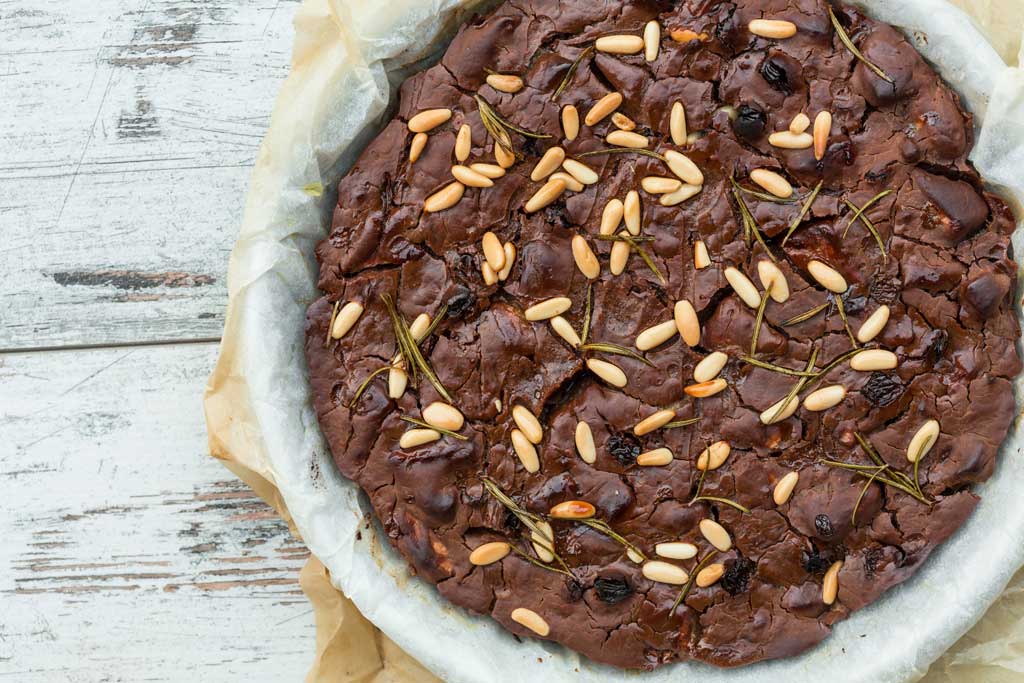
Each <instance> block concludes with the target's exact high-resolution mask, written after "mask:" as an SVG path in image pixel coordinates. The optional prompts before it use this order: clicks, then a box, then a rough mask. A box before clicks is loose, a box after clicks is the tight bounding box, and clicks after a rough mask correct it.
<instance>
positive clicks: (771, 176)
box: [750, 168, 793, 199]
mask: <svg viewBox="0 0 1024 683" xmlns="http://www.w3.org/2000/svg"><path fill="white" fill-rule="evenodd" d="M750 179H751V180H753V181H754V182H755V183H757V184H758V185H760V186H761V187H763V188H764V189H765V190H766V191H767V192H770V193H772V194H773V195H775V196H776V197H780V198H781V199H788V198H789V197H792V196H793V186H792V185H790V184H789V181H788V180H786V179H785V178H783V177H782V176H781V175H779V174H778V173H776V172H775V171H769V170H768V169H766V168H756V169H754V170H753V171H751V172H750Z"/></svg>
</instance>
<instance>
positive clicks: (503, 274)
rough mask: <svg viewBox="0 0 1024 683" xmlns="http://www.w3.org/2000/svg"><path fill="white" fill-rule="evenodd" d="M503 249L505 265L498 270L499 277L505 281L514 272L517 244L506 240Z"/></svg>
mask: <svg viewBox="0 0 1024 683" xmlns="http://www.w3.org/2000/svg"><path fill="white" fill-rule="evenodd" d="M502 249H504V251H505V266H504V267H503V268H502V269H501V270H499V271H498V279H499V280H500V281H502V282H504V281H505V280H507V279H508V276H509V275H510V274H511V273H512V266H513V264H515V262H516V245H514V244H512V243H511V242H505V244H504V246H502Z"/></svg>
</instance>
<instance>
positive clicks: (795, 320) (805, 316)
mask: <svg viewBox="0 0 1024 683" xmlns="http://www.w3.org/2000/svg"><path fill="white" fill-rule="evenodd" d="M829 303H830V302H828V301H826V302H825V303H823V304H822V305H820V306H815V307H814V308H812V309H811V310H809V311H804V312H803V313H801V314H799V315H794V316H793V317H792V318H790V319H789V320H785V321H783V323H782V326H783V327H789V326H790V325H799V324H800V323H802V322H805V321H807V320H810V319H811V318H813V317H814V316H816V315H818V314H819V313H821V312H822V311H824V310H825V309H826V308H828V305H829Z"/></svg>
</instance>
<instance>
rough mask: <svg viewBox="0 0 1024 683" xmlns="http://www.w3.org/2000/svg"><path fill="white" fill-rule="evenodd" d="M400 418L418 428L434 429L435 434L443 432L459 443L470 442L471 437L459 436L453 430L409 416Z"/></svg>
mask: <svg viewBox="0 0 1024 683" xmlns="http://www.w3.org/2000/svg"><path fill="white" fill-rule="evenodd" d="M399 417H400V418H401V419H402V420H404V421H405V422H408V423H409V424H414V425H416V426H417V427H423V428H424V429H433V430H434V431H435V432H441V433H442V434H444V435H445V436H450V437H452V438H453V439H458V440H459V441H469V437H468V436H466V435H465V434H459V433H458V432H453V431H452V430H450V429H445V428H444V427H435V426H434V425H432V424H430V423H429V422H424V421H423V420H417V419H416V418H415V417H409V416H408V415H400V416H399Z"/></svg>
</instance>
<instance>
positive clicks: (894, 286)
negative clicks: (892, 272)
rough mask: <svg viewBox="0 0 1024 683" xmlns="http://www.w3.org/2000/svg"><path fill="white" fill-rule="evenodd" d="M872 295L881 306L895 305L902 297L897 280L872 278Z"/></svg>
mask: <svg viewBox="0 0 1024 683" xmlns="http://www.w3.org/2000/svg"><path fill="white" fill-rule="evenodd" d="M870 294H871V298H872V299H874V300H875V301H877V302H878V303H880V304H894V303H896V299H897V298H898V297H899V295H900V286H899V284H898V283H897V282H896V281H895V280H889V279H882V278H877V277H876V278H872V280H871V288H870Z"/></svg>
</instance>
